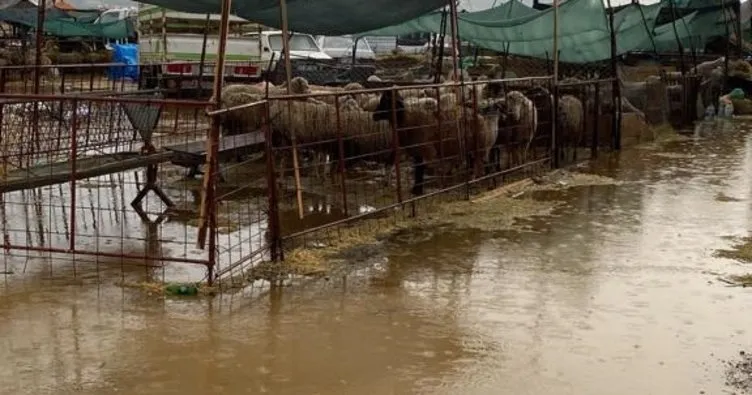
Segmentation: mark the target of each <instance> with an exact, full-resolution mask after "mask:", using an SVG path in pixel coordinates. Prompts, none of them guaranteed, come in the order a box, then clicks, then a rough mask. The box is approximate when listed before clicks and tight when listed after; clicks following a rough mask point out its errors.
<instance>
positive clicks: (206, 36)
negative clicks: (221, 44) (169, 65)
mask: <svg viewBox="0 0 752 395" xmlns="http://www.w3.org/2000/svg"><path fill="white" fill-rule="evenodd" d="M210 18H211V14H206V21H205V22H204V39H203V41H202V44H201V58H200V60H199V64H198V67H199V69H198V95H199V97H201V96H203V94H204V85H203V84H201V82H202V81H203V79H204V64H205V63H206V42H207V41H208V39H209V23H210V21H211V19H210ZM259 42H261V40H259ZM181 71H182V70H181ZM181 80H182V78H181ZM197 114H198V113H197Z"/></svg>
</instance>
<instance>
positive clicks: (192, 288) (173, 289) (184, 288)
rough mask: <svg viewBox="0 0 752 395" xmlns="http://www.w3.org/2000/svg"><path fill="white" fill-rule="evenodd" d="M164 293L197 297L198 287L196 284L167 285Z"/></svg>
mask: <svg viewBox="0 0 752 395" xmlns="http://www.w3.org/2000/svg"><path fill="white" fill-rule="evenodd" d="M165 291H166V292H167V293H169V294H170V295H189V296H190V295H197V294H198V287H197V286H196V284H168V285H167V286H166V287H165Z"/></svg>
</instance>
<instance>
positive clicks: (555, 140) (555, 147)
mask: <svg viewBox="0 0 752 395" xmlns="http://www.w3.org/2000/svg"><path fill="white" fill-rule="evenodd" d="M553 6H554V42H553V52H554V54H553V55H554V72H553V84H554V89H553V94H554V100H553V103H552V108H551V110H552V111H551V112H552V114H551V151H552V152H553V156H554V160H553V167H554V168H555V169H558V168H559V136H558V129H559V128H558V118H559V0H554V4H553Z"/></svg>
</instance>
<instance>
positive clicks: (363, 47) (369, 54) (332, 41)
mask: <svg viewBox="0 0 752 395" xmlns="http://www.w3.org/2000/svg"><path fill="white" fill-rule="evenodd" d="M316 42H317V43H318V45H319V47H321V50H322V51H323V52H324V53H325V54H327V55H329V56H331V57H332V59H339V60H341V61H351V60H352V54H353V52H352V51H353V48H355V40H354V39H353V38H352V37H351V36H318V37H317V38H316ZM355 59H356V60H358V61H364V60H366V61H370V60H374V59H376V54H375V53H374V52H373V50H372V49H371V46H370V45H369V44H368V40H367V39H366V38H361V39H360V40H358V47H357V49H356V51H355Z"/></svg>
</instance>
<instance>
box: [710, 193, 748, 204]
mask: <svg viewBox="0 0 752 395" xmlns="http://www.w3.org/2000/svg"><path fill="white" fill-rule="evenodd" d="M715 200H716V201H717V202H741V201H742V199H738V198H735V197H732V196H728V195H726V194H725V193H723V192H718V193H717V194H716V195H715Z"/></svg>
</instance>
